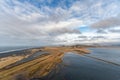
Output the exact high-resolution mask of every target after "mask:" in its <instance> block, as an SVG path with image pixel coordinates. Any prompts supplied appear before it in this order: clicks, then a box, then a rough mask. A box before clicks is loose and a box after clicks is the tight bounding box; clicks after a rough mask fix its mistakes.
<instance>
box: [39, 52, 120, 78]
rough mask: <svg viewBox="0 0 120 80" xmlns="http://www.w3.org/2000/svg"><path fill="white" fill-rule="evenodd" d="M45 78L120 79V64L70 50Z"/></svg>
mask: <svg viewBox="0 0 120 80" xmlns="http://www.w3.org/2000/svg"><path fill="white" fill-rule="evenodd" d="M38 80H39V79H38ZM40 80H41V79H40ZM43 80H120V66H116V65H113V64H110V63H106V62H102V61H99V60H96V59H93V58H90V57H86V56H82V55H79V54H75V53H71V52H70V53H67V54H65V56H64V57H63V59H62V63H60V64H59V65H58V68H57V69H56V70H55V71H53V72H51V73H50V74H49V75H48V76H46V77H45V79H43Z"/></svg>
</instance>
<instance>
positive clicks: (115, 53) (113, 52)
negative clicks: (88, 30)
mask: <svg viewBox="0 0 120 80" xmlns="http://www.w3.org/2000/svg"><path fill="white" fill-rule="evenodd" d="M89 50H90V51H91V54H87V55H89V56H92V57H95V58H98V59H102V60H105V61H109V62H112V63H115V64H119V65H120V48H89Z"/></svg>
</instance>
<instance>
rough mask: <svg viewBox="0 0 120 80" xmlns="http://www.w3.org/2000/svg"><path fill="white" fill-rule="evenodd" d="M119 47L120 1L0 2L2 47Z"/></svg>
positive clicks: (41, 0) (3, 0)
mask: <svg viewBox="0 0 120 80" xmlns="http://www.w3.org/2000/svg"><path fill="white" fill-rule="evenodd" d="M63 44H64V45H70V44H120V0H0V46H44V45H63Z"/></svg>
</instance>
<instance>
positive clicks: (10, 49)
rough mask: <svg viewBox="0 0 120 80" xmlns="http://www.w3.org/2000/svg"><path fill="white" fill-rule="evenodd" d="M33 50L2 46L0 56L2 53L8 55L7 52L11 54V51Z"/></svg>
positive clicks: (24, 47) (26, 47) (23, 47)
mask: <svg viewBox="0 0 120 80" xmlns="http://www.w3.org/2000/svg"><path fill="white" fill-rule="evenodd" d="M28 48H32V47H30V46H14V47H13V46H11V47H5V46H3V47H2V46H0V54H1V53H6V52H11V51H17V50H23V49H28Z"/></svg>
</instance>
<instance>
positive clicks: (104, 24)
mask: <svg viewBox="0 0 120 80" xmlns="http://www.w3.org/2000/svg"><path fill="white" fill-rule="evenodd" d="M116 26H120V18H119V17H111V18H108V19H104V20H100V21H98V22H96V23H93V24H92V25H91V27H93V28H109V27H116Z"/></svg>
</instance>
